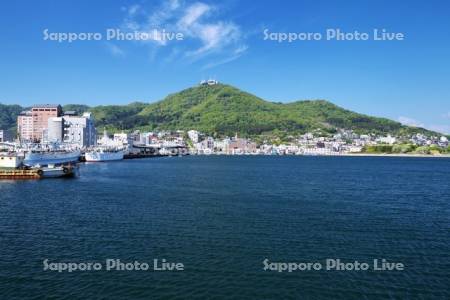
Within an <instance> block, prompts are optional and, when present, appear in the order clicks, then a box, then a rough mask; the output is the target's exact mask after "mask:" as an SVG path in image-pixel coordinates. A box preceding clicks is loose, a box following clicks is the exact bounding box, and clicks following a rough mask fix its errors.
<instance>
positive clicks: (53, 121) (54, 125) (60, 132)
mask: <svg viewBox="0 0 450 300" xmlns="http://www.w3.org/2000/svg"><path fill="white" fill-rule="evenodd" d="M63 139H64V118H63V117H53V118H49V119H48V130H47V138H46V140H47V141H48V142H53V143H62V142H63Z"/></svg>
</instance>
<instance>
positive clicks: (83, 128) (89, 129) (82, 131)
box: [49, 112, 97, 148]
mask: <svg viewBox="0 0 450 300" xmlns="http://www.w3.org/2000/svg"><path fill="white" fill-rule="evenodd" d="M63 119H64V134H63V141H64V142H65V143H69V144H76V145H78V147H80V148H87V147H92V146H95V145H96V144H97V131H96V129H95V126H94V118H93V116H92V114H91V113H89V112H86V113H84V114H83V115H82V116H78V115H76V114H72V113H70V114H65V115H64V117H63ZM49 136H50V135H49Z"/></svg>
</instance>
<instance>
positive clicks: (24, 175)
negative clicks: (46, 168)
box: [0, 169, 43, 179]
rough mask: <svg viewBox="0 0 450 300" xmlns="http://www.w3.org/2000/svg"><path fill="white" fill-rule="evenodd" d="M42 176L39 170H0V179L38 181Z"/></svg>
mask: <svg viewBox="0 0 450 300" xmlns="http://www.w3.org/2000/svg"><path fill="white" fill-rule="evenodd" d="M42 174H43V172H42V170H40V169H32V170H25V169H10V170H8V169H0V179H40V178H41V177H42Z"/></svg>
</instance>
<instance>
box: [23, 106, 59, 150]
mask: <svg viewBox="0 0 450 300" xmlns="http://www.w3.org/2000/svg"><path fill="white" fill-rule="evenodd" d="M61 115H62V108H61V106H60V105H53V104H43V105H34V106H33V107H32V108H31V116H32V119H33V123H32V128H33V133H32V135H31V140H32V141H35V142H40V141H41V140H42V139H43V133H44V130H45V129H46V128H47V126H48V119H49V118H53V117H60V116H61Z"/></svg>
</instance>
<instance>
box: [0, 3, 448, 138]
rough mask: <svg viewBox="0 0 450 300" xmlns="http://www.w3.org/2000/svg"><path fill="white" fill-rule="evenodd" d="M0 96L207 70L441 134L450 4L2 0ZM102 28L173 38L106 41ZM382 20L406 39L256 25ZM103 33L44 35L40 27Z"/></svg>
mask: <svg viewBox="0 0 450 300" xmlns="http://www.w3.org/2000/svg"><path fill="white" fill-rule="evenodd" d="M0 7H1V9H0V36H1V38H2V41H1V47H0V102H2V103H11V104H12V103H15V104H21V105H24V106H26V105H31V104H34V103H62V104H66V103H84V104H89V105H99V104H126V103H129V102H131V101H145V102H152V101H156V100H160V99H162V98H163V97H165V96H166V95H167V94H169V93H173V92H176V91H179V90H181V89H184V88H187V87H190V86H192V85H195V84H197V83H198V82H199V81H200V80H201V79H205V78H208V77H214V78H216V79H218V80H219V81H221V82H224V83H228V84H231V85H234V86H236V87H239V88H241V89H243V90H246V91H249V92H251V93H254V94H256V95H257V96H260V97H261V98H264V99H266V100H271V101H281V102H288V101H294V100H301V99H327V100H329V101H331V102H333V103H335V104H338V105H340V106H343V107H345V108H348V109H351V110H355V111H357V112H361V113H366V114H370V115H375V116H382V117H388V118H390V119H394V120H397V121H402V122H404V123H407V124H412V125H418V126H425V127H427V128H430V129H434V130H438V131H441V132H447V133H450V59H449V54H450V18H449V12H450V3H448V1H445V0H441V1H438V0H434V1H383V0H378V1H331V0H330V1H317V0H315V1H313V0H300V1H293V0H292V1H283V2H280V1H267V0H263V1H250V0H246V1H237V0H228V1H206V0H201V1H183V0H178V1H176V0H164V1H154V0H151V1H150V0H148V1H144V0H136V1H131V0H127V1H121V0H118V1H107V0H97V1H87V0H78V1H74V0H66V1H45V0H41V1H31V0H29V1H22V0H16V1H2V3H1V4H0ZM108 28H116V29H120V30H121V31H122V32H133V31H137V32H152V30H153V29H158V30H162V29H164V30H166V31H167V32H173V33H182V34H183V40H181V41H162V40H161V39H158V38H153V40H149V41H144V42H143V41H116V40H110V41H108V40H106V33H105V31H106V30H107V29H108ZM329 28H331V29H335V28H340V29H341V30H342V31H343V32H353V31H355V30H356V31H358V32H367V33H369V34H370V35H371V36H372V32H373V29H380V30H381V29H386V30H387V31H389V32H397V33H403V34H404V35H405V39H404V40H403V41H373V40H372V39H369V40H368V41H334V40H330V41H329V40H325V39H322V40H320V41H294V42H291V43H288V42H286V41H285V42H282V43H279V42H277V41H274V40H264V34H263V32H264V30H265V29H267V30H268V32H270V33H277V32H297V33H298V32H318V33H321V34H323V35H324V32H325V31H326V30H327V29H329ZM45 29H48V32H50V33H58V32H74V33H80V32H92V33H96V32H98V33H101V34H102V35H103V36H102V39H101V40H98V41H95V40H91V41H74V42H72V43H68V42H61V43H59V42H57V41H51V40H44V34H43V31H44V30H45Z"/></svg>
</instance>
